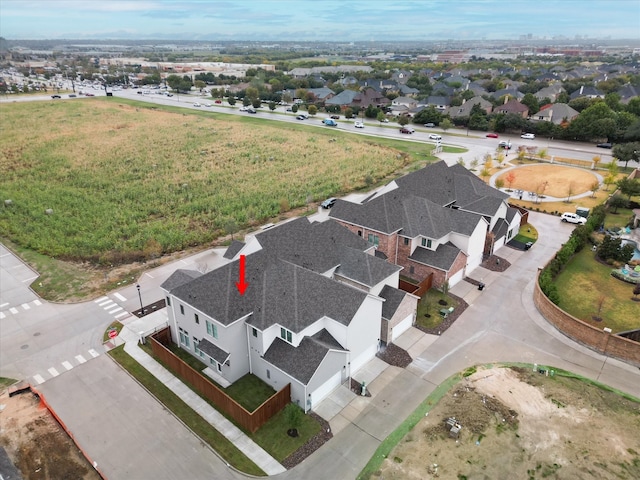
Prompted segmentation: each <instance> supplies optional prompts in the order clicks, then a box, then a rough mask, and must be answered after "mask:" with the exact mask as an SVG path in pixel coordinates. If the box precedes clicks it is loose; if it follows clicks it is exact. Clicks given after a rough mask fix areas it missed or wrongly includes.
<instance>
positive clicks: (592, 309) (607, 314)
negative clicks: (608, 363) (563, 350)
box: [556, 248, 640, 333]
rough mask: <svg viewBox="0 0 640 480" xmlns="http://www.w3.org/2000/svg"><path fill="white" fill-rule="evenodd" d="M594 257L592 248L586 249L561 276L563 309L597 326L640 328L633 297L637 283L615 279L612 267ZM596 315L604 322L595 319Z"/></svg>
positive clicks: (619, 328)
mask: <svg viewBox="0 0 640 480" xmlns="http://www.w3.org/2000/svg"><path fill="white" fill-rule="evenodd" d="M594 256H595V254H594V252H592V251H591V250H590V249H589V248H585V249H583V250H582V251H581V252H580V253H578V254H577V255H575V256H574V258H572V259H571V260H570V261H569V263H568V264H567V266H566V267H565V269H564V270H563V271H562V272H561V273H560V275H558V278H557V279H556V285H557V286H558V292H559V293H560V304H559V306H560V308H562V309H563V310H565V311H566V312H568V313H570V314H571V315H573V316H575V317H577V318H579V319H581V320H583V321H585V322H587V323H589V324H590V325H593V326H595V327H598V328H604V327H609V328H611V330H612V331H613V333H617V332H622V331H625V330H632V329H635V328H640V315H639V313H638V312H639V311H640V309H639V307H638V303H637V302H634V301H632V300H631V297H632V296H633V285H631V284H629V283H625V282H623V281H621V280H618V279H616V278H613V277H612V276H611V275H610V272H611V270H612V267H611V266H609V265H603V264H601V263H599V262H597V261H596V260H595V259H594ZM601 300H602V308H601V310H600V313H598V310H599V303H600V301H601ZM594 316H600V317H601V318H602V321H600V322H597V321H594V320H593V318H592V317H594Z"/></svg>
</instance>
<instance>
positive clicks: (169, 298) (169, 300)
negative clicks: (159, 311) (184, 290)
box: [167, 297, 171, 306]
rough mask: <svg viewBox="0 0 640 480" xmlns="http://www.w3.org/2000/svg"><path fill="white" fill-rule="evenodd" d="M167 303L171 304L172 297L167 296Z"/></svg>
mask: <svg viewBox="0 0 640 480" xmlns="http://www.w3.org/2000/svg"><path fill="white" fill-rule="evenodd" d="M167 305H169V306H171V297H167Z"/></svg>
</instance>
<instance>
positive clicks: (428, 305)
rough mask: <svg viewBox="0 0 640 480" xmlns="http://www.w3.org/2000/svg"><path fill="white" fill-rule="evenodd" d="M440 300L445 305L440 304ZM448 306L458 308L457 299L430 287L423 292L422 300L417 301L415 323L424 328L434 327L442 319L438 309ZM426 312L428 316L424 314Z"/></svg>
mask: <svg viewBox="0 0 640 480" xmlns="http://www.w3.org/2000/svg"><path fill="white" fill-rule="evenodd" d="M440 300H444V301H445V302H447V305H440V303H439V301H440ZM449 307H453V308H454V309H456V308H458V301H457V300H456V299H455V298H453V297H451V296H448V295H445V294H444V293H442V292H441V291H440V290H436V289H435V288H432V289H430V290H429V291H428V292H427V293H425V294H424V295H423V296H422V300H421V301H420V302H418V312H417V314H416V323H417V324H418V325H420V326H421V327H424V328H436V327H437V326H438V325H440V324H441V323H442V320H443V319H444V318H443V317H442V316H441V315H440V310H441V309H443V308H449ZM427 314H428V315H429V317H426V316H425V315H427Z"/></svg>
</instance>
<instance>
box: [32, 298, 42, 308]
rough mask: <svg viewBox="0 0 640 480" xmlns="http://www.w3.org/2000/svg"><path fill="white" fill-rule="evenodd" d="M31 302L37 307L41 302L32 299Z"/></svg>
mask: <svg viewBox="0 0 640 480" xmlns="http://www.w3.org/2000/svg"><path fill="white" fill-rule="evenodd" d="M33 303H34V304H35V305H36V306H38V307H39V306H40V305H42V302H41V301H40V300H34V301H33Z"/></svg>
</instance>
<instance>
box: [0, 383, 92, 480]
mask: <svg viewBox="0 0 640 480" xmlns="http://www.w3.org/2000/svg"><path fill="white" fill-rule="evenodd" d="M0 408H1V410H0V446H2V447H4V449H5V450H6V452H7V455H8V457H9V459H10V460H11V462H12V463H13V464H14V465H15V467H16V468H17V469H18V471H20V473H21V474H22V478H24V479H25V480H49V479H55V480H99V479H100V475H98V473H97V472H96V471H95V470H94V469H93V467H92V465H91V464H90V463H89V462H88V461H87V459H86V458H85V457H84V455H83V454H82V452H81V451H80V450H78V447H77V446H76V445H75V443H74V442H73V440H71V438H69V436H68V435H67V433H66V432H65V431H64V429H63V428H62V427H61V426H60V424H59V423H58V422H57V421H56V419H55V418H54V417H53V416H52V415H51V413H50V412H49V410H47V408H46V407H45V406H44V405H43V404H42V402H40V399H39V398H38V397H37V396H36V395H34V394H33V393H30V392H26V393H22V394H19V395H15V396H13V397H9V395H8V393H7V392H3V393H2V394H1V395H0Z"/></svg>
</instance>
